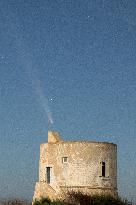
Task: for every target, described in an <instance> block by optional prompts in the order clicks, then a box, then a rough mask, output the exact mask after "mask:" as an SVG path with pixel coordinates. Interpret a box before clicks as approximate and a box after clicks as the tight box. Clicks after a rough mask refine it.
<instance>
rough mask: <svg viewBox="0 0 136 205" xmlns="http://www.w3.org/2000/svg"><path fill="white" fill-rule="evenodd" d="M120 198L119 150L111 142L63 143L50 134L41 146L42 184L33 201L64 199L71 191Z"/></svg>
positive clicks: (37, 184)
mask: <svg viewBox="0 0 136 205" xmlns="http://www.w3.org/2000/svg"><path fill="white" fill-rule="evenodd" d="M71 190H73V191H81V192H84V193H88V194H111V195H112V196H117V146H116V145H115V144H113V143H108V142H92V141H63V140H62V139H61V138H60V136H59V134H58V133H57V132H51V131H49V132H48V143H44V144H41V145H40V161H39V181H38V182H36V185H35V192H34V197H33V200H35V199H39V198H40V197H49V198H51V199H56V198H61V197H62V198H63V197H64V193H66V192H67V191H71Z"/></svg>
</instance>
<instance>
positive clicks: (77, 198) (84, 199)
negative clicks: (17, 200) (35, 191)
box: [34, 192, 132, 205]
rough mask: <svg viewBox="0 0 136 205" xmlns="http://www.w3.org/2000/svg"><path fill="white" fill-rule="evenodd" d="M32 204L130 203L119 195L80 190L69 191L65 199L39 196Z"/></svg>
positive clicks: (82, 204)
mask: <svg viewBox="0 0 136 205" xmlns="http://www.w3.org/2000/svg"><path fill="white" fill-rule="evenodd" d="M34 205H132V203H130V202H128V201H127V200H121V199H120V198H119V197H118V198H114V197H112V196H105V195H92V196H90V195H87V194H83V193H81V192H69V193H68V194H67V199H66V200H65V201H59V200H57V201H51V200H50V199H48V198H41V199H40V200H38V201H35V202H34Z"/></svg>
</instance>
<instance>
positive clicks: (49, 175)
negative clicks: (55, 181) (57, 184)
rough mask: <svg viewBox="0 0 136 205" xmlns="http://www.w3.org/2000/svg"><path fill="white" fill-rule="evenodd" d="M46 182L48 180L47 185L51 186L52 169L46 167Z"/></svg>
mask: <svg viewBox="0 0 136 205" xmlns="http://www.w3.org/2000/svg"><path fill="white" fill-rule="evenodd" d="M46 180H47V184H50V181H51V167H46Z"/></svg>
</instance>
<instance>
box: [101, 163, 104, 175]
mask: <svg viewBox="0 0 136 205" xmlns="http://www.w3.org/2000/svg"><path fill="white" fill-rule="evenodd" d="M101 165H102V177H105V162H101Z"/></svg>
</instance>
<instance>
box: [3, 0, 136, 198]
mask: <svg viewBox="0 0 136 205" xmlns="http://www.w3.org/2000/svg"><path fill="white" fill-rule="evenodd" d="M48 129H51V130H55V131H58V132H60V134H61V136H62V138H63V139H65V140H81V139H84V140H96V141H109V142H113V143H117V145H118V189H119V194H120V195H121V196H123V197H127V198H128V199H130V200H131V199H132V200H135V201H136V1H135V0H134V1H129V0H110V1H108V0H0V198H5V197H21V198H26V199H32V196H33V191H34V186H35V182H36V181H38V166H39V146H40V143H43V142H46V141H47V132H48Z"/></svg>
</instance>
